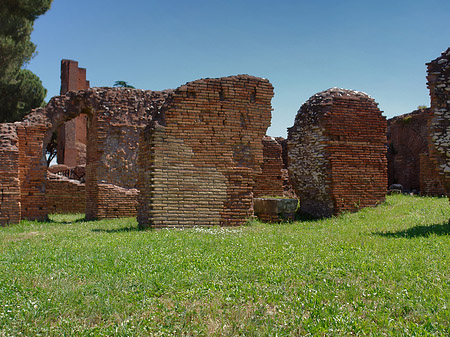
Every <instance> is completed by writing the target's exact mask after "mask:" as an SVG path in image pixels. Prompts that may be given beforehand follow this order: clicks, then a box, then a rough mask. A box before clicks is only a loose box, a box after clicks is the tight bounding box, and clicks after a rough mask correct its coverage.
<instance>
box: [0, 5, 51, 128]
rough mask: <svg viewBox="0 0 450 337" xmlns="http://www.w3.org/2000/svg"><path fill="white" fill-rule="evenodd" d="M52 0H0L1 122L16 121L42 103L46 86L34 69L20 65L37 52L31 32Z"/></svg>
mask: <svg viewBox="0 0 450 337" xmlns="http://www.w3.org/2000/svg"><path fill="white" fill-rule="evenodd" d="M51 3H52V0H1V2H0V122H6V121H15V120H18V119H20V118H22V117H23V116H24V115H25V114H26V113H28V112H29V111H30V110H31V109H33V108H36V107H39V106H40V105H41V104H42V103H43V99H44V97H45V94H46V90H45V89H44V87H43V86H42V83H41V81H40V80H39V78H38V77H37V76H36V75H34V74H33V73H32V72H31V71H29V70H26V69H21V68H22V67H23V66H24V65H25V64H26V63H27V62H29V61H30V60H31V58H32V57H33V56H34V55H35V50H36V46H35V45H34V43H33V42H31V39H30V35H31V32H32V31H33V24H34V21H35V20H36V18H37V17H38V16H39V15H42V14H44V13H45V12H46V11H47V10H48V9H49V8H50V5H51Z"/></svg>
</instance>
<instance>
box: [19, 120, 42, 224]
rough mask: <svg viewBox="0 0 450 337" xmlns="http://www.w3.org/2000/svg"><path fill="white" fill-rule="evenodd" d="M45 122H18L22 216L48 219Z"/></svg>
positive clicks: (33, 218)
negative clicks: (44, 148)
mask: <svg viewBox="0 0 450 337" xmlns="http://www.w3.org/2000/svg"><path fill="white" fill-rule="evenodd" d="M46 130H47V128H46V126H45V125H44V124H40V123H37V124H35V123H32V122H30V121H26V122H23V123H18V127H17V134H18V136H19V179H20V194H21V198H20V200H21V216H22V218H26V219H32V220H41V221H43V220H46V219H47V214H48V210H47V204H46V199H45V198H46V197H45V177H46V174H47V167H46V164H45V158H44V152H43V140H44V135H45V131H46Z"/></svg>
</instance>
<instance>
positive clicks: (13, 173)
mask: <svg viewBox="0 0 450 337" xmlns="http://www.w3.org/2000/svg"><path fill="white" fill-rule="evenodd" d="M16 127H17V126H16V124H13V123H5V124H0V158H1V163H0V225H7V224H14V223H18V222H19V221H20V218H21V209H20V180H19V139H18V136H17V130H16Z"/></svg>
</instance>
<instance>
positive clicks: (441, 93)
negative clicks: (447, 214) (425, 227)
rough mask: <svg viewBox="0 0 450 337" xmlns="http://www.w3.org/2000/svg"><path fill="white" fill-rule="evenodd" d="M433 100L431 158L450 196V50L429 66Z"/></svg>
mask: <svg viewBox="0 0 450 337" xmlns="http://www.w3.org/2000/svg"><path fill="white" fill-rule="evenodd" d="M427 66H428V76H427V80H428V83H427V84H428V88H429V89H430V98H431V112H432V115H431V121H430V128H429V149H430V157H431V158H432V159H433V160H434V161H436V163H437V169H438V171H439V177H440V179H441V183H442V185H443V187H444V189H445V191H446V192H447V196H449V195H450V157H449V155H450V134H449V132H448V130H449V128H450V71H449V69H450V48H448V49H447V50H446V51H445V52H443V53H442V54H441V56H440V57H438V58H437V59H435V60H433V61H431V62H430V63H428V64H427Z"/></svg>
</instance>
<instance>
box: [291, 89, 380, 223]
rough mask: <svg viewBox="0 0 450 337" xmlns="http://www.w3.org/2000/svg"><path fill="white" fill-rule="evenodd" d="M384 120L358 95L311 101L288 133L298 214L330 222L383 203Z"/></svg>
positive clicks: (333, 94)
mask: <svg viewBox="0 0 450 337" xmlns="http://www.w3.org/2000/svg"><path fill="white" fill-rule="evenodd" d="M386 126H387V123H386V118H385V117H383V116H382V114H381V111H380V110H379V109H378V104H377V103H376V102H375V101H374V100H373V99H372V98H371V97H370V96H368V95H367V94H365V93H363V92H359V91H353V90H347V89H339V88H331V89H328V90H326V91H323V92H320V93H318V94H315V95H314V96H312V97H311V98H310V99H309V100H308V101H307V102H306V103H305V104H303V105H302V106H301V108H300V110H299V111H298V113H297V116H296V118H295V123H294V126H293V127H291V128H289V129H288V139H287V142H288V169H289V176H290V180H291V183H292V185H293V188H294V190H295V191H296V193H297V196H298V197H299V198H300V211H301V212H302V213H304V214H307V215H310V216H313V217H329V216H332V215H334V214H339V213H341V212H342V211H355V210H357V209H359V208H361V207H367V206H375V205H377V204H378V203H380V202H382V201H384V198H385V195H386V189H387V160H386Z"/></svg>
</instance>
